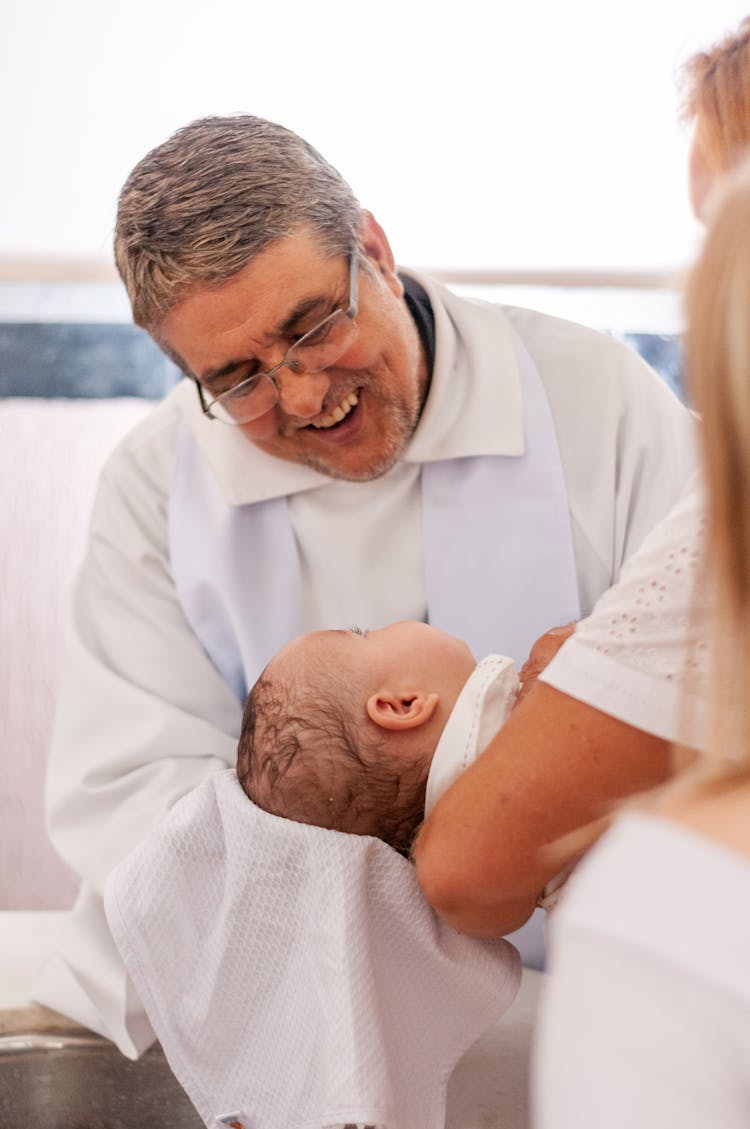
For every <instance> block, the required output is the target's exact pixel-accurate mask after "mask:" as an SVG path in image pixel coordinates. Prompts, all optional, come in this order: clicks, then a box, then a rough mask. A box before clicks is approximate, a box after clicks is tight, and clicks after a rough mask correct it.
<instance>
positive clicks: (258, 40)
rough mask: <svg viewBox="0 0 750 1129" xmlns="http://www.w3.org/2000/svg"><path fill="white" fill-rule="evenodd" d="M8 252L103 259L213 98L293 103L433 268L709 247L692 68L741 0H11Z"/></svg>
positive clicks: (367, 200) (219, 108) (0, 64)
mask: <svg viewBox="0 0 750 1129" xmlns="http://www.w3.org/2000/svg"><path fill="white" fill-rule="evenodd" d="M2 2H3V10H2V26H3V34H2V37H1V38H0V94H2V104H3V106H4V113H3V120H2V125H1V126H0V130H1V131H2V133H1V135H0V140H1V141H2V150H1V151H2V159H3V160H2V167H3V176H2V178H0V258H1V257H5V258H6V259H7V257H8V256H14V255H42V256H46V255H58V256H93V257H98V258H102V259H105V260H108V259H109V257H110V238H111V229H112V223H113V215H114V206H115V198H116V195H117V192H118V189H119V187H120V185H121V183H122V181H123V180H124V178H125V176H126V175H127V173H128V171H129V170H130V168H131V167H132V165H133V164H134V163H135V162H136V160H138V159H139V158H140V157H141V156H142V155H143V154H144V153H145V151H146V150H147V149H148V148H150V147H151V146H153V145H155V144H157V143H158V142H160V141H161V140H163V139H164V138H165V137H166V136H167V135H168V134H169V133H170V132H172V130H173V129H175V128H177V127H178V126H180V125H182V124H184V123H185V122H186V121H188V120H191V119H192V118H194V117H198V116H201V115H203V114H207V113H226V112H232V111H235V110H243V111H249V112H253V113H258V114H261V115H264V116H266V117H271V118H274V119H276V120H278V121H281V122H283V123H284V124H285V125H288V126H291V127H292V128H294V129H297V130H298V131H299V132H301V133H302V134H304V135H305V136H306V137H308V139H309V140H311V141H312V142H313V143H314V144H316V145H317V146H318V147H319V148H320V149H321V150H322V151H323V152H324V153H325V154H326V156H327V157H329V159H331V160H332V161H333V162H334V164H336V165H337V166H338V167H339V168H340V169H341V171H342V172H343V173H344V175H345V176H346V177H347V179H348V180H349V181H350V183H351V184H352V186H353V188H354V190H355V192H357V194H358V195H359V197H360V199H361V201H362V203H363V204H365V205H366V206H369V207H370V208H371V209H372V210H373V211H374V212H375V214H376V215H377V216H378V218H379V219H380V220H381V222H382V223H383V225H384V226H385V227H386V229H387V231H388V232H389V235H390V237H391V242H392V244H393V246H394V249H395V252H396V256H397V258H398V259H399V261H401V262H404V263H406V262H409V263H412V264H417V265H423V266H425V265H426V266H458V265H466V266H476V267H490V266H500V265H502V266H516V267H520V266H527V267H533V266H598V265H614V266H619V267H633V266H637V267H644V266H651V267H656V268H660V267H663V266H670V267H671V266H673V265H674V264H676V263H679V262H682V261H683V260H684V259H685V258H687V257H688V256H689V254H690V250H691V247H692V241H693V239H694V235H695V228H694V225H693V224H692V221H691V219H690V217H689V215H688V211H687V205H686V203H685V201H684V172H683V168H684V156H685V148H686V138H685V136H684V133H683V131H682V129H681V127H680V126H679V125H678V123H677V120H676V92H675V81H674V79H675V71H676V68H677V67H678V66H679V63H680V62H681V61H682V60H683V59H684V58H685V56H686V55H687V54H688V53H690V52H691V51H693V50H694V49H695V48H697V47H699V46H703V45H705V44H706V43H708V42H710V41H712V40H713V39H714V38H716V37H717V36H718V35H720V34H721V33H722V32H723V31H725V30H726V29H727V28H729V27H732V26H734V25H735V24H736V23H737V22H738V20H739V19H740V18H741V16H742V15H744V14H745V11H746V4H743V3H736V2H730V0H627V2H625V0H623V2H622V3H613V2H612V0H610V2H606V0H569V2H568V3H565V4H563V3H560V2H559V0H536V2H531V0H516V2H515V3H512V4H511V3H508V2H506V0H493V2H491V3H488V0H454V2H453V3H452V4H450V6H448V5H447V4H444V3H441V2H440V0H398V2H395V0H378V2H376V3H373V4H372V5H371V6H370V9H369V10H368V9H365V8H364V7H363V6H362V5H360V4H356V3H354V2H352V0H348V2H346V3H344V2H343V0H328V2H323V3H321V4H314V3H312V2H310V0H296V2H292V3H285V2H284V0H280V2H276V3H273V2H272V0H265V2H264V3H263V4H262V5H261V4H259V3H257V2H255V0H244V2H241V0H232V2H230V0H211V2H202V3H199V4H198V3H193V2H192V0H129V2H128V3H127V4H126V5H125V4H122V5H120V4H113V3H110V2H108V0H68V2H67V3H60V2H59V0H24V2H23V3H21V0H2Z"/></svg>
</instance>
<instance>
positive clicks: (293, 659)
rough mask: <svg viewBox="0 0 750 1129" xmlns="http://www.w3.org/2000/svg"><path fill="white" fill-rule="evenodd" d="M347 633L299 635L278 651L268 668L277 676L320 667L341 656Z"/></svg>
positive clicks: (269, 671) (313, 632)
mask: <svg viewBox="0 0 750 1129" xmlns="http://www.w3.org/2000/svg"><path fill="white" fill-rule="evenodd" d="M345 635H346V632H343V631H312V632H310V633H309V634H307V635H298V636H297V637H296V639H292V640H290V642H289V643H286V644H285V645H284V646H283V647H282V648H281V650H280V651H277V653H276V654H275V656H274V657H273V658H272V659H271V661H270V662H269V664H268V666H267V667H266V670H267V671H268V673H269V674H272V675H274V676H275V677H287V676H291V675H294V674H299V673H300V672H301V671H309V670H310V669H317V668H320V666H321V664H322V663H325V662H326V661H330V660H332V659H334V658H335V657H336V656H341V654H342V644H343V639H344V636H345Z"/></svg>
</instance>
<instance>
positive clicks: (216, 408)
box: [193, 247, 359, 424]
mask: <svg viewBox="0 0 750 1129" xmlns="http://www.w3.org/2000/svg"><path fill="white" fill-rule="evenodd" d="M358 309H359V251H358V249H357V248H356V247H355V248H353V249H352V250H351V251H350V252H349V305H348V306H347V308H346V309H345V310H344V309H338V310H334V311H333V313H332V314H329V315H328V317H325V318H323V320H322V321H321V322H319V323H318V325H316V326H315V327H314V328H313V329H311V330H309V331H308V332H307V333H305V334H303V335H302V337H300V338H299V340H298V341H295V342H294V344H293V345H292V346H290V348H289V349H287V351H286V353H285V354H284V356H283V357H282V358H281V360H280V361H279V363H278V364H277V365H274V367H273V368H272V369H269V371H268V372H256V373H253V375H252V376H248V377H247V379H246V380H241V381H240V382H239V384H236V385H235V386H234V388H229V389H227V391H226V392H222V393H221V395H220V396H217V397H216V399H215V400H209V399H207V397H206V393H205V391H204V389H203V388H202V386H201V384H200V382H199V381H198V380H197V379H196V378H195V377H193V380H194V381H195V386H196V388H197V389H198V398H199V399H200V402H201V408H202V409H203V414H204V415H205V416H207V417H208V418H209V419H217V420H220V421H221V423H232V424H238V423H251V422H252V421H253V420H254V419H258V418H259V417H260V416H262V415H265V413H266V412H268V411H270V410H271V408H272V407H273V406H274V404H276V403H278V400H279V385H278V382H277V380H276V374H277V373H278V372H280V371H281V369H283V368H289V369H291V370H292V372H294V373H303V372H322V371H323V370H324V369H327V368H330V366H331V365H332V364H333V363H334V361H337V360H338V358H339V357H340V356H341V354H342V353H344V352H346V350H347V349H348V348H349V346H350V345H351V343H352V342H353V341H354V339H355V337H356V336H357V332H358V329H357V323H356V322H355V320H354V319H355V317H356V316H357V311H358Z"/></svg>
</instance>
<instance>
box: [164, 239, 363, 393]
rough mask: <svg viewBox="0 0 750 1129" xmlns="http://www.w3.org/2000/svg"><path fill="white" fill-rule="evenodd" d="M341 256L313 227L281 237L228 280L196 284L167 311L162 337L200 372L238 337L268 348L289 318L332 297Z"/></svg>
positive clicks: (239, 341)
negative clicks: (312, 229)
mask: <svg viewBox="0 0 750 1129" xmlns="http://www.w3.org/2000/svg"><path fill="white" fill-rule="evenodd" d="M339 259H340V256H337V255H333V254H331V252H329V251H328V250H327V248H325V247H324V245H323V244H322V242H321V240H320V238H319V237H318V236H315V235H313V234H312V233H310V232H308V231H302V232H298V233H296V234H294V235H289V236H286V237H285V238H284V239H279V240H277V241H276V242H275V243H272V244H270V245H269V246H268V247H266V248H265V249H264V250H263V251H261V252H260V253H259V254H258V255H257V256H255V258H253V259H251V261H250V262H249V263H248V264H247V266H245V267H243V269H242V270H241V271H238V272H237V274H235V275H233V276H232V277H231V278H229V279H227V280H226V281H224V282H221V283H218V284H208V283H207V284H205V285H201V284H200V283H198V284H196V285H195V286H193V287H192V288H191V289H190V291H189V292H188V293H187V294H186V295H185V296H184V297H183V299H182V300H181V301H180V302H178V303H177V304H176V305H175V306H174V307H173V308H172V309H171V310H169V311H168V313H167V314H166V315H165V317H164V320H163V322H162V325H161V330H160V336H161V337H162V339H163V340H165V341H166V342H167V344H168V345H169V347H170V348H171V349H172V350H173V351H174V352H176V353H177V354H178V356H180V357H182V358H184V360H185V361H186V362H187V363H188V364H189V366H190V368H191V369H192V371H193V372H196V373H201V372H203V371H204V369H206V368H209V367H213V366H214V365H215V357H214V356H213V352H214V350H217V349H218V350H221V351H222V354H223V353H224V352H226V351H227V350H229V352H231V346H232V344H234V343H235V341H236V343H237V344H238V345H240V344H243V345H244V343H245V340H246V339H247V338H249V339H250V340H251V341H253V342H254V343H256V344H257V345H258V347H263V346H268V345H269V344H271V343H272V339H273V338H274V337H275V336H276V335H277V334H278V333H279V332H283V329H284V326H285V325H286V324H287V323H288V322H289V321H290V319H294V318H295V317H300V316H302V315H303V314H304V313H305V312H309V310H311V309H313V308H314V307H315V305H316V304H318V303H320V302H324V301H325V300H326V298H327V297H329V296H330V294H331V290H332V287H335V286H336V284H337V283H338V282H339V281H340V279H339V278H338V274H339V272H338V269H337V268H338V260H339ZM342 277H343V276H342ZM191 354H192V356H191ZM226 359H229V353H227V357H226Z"/></svg>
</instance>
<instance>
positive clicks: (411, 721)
mask: <svg viewBox="0 0 750 1129" xmlns="http://www.w3.org/2000/svg"><path fill="white" fill-rule="evenodd" d="M439 700H440V695H439V694H437V693H436V692H435V691H434V690H433V691H431V692H430V693H427V692H426V691H425V690H414V691H412V692H411V693H408V694H395V693H392V692H391V691H389V690H381V691H380V693H379V694H372V695H371V696H370V697H369V698H368V699H367V714H368V716H369V718H370V720H371V721H374V722H375V724H376V725H379V726H380V727H381V729H415V728H416V727H417V726H419V725H424V724H425V722H427V721H429V720H430V718H431V717H432V715H433V714H434V712H435V709H436V707H437V704H438V702H439Z"/></svg>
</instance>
